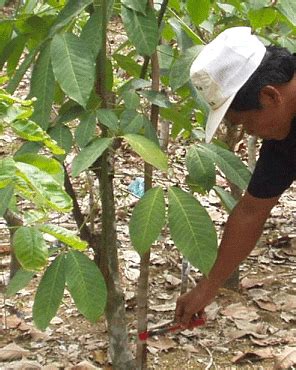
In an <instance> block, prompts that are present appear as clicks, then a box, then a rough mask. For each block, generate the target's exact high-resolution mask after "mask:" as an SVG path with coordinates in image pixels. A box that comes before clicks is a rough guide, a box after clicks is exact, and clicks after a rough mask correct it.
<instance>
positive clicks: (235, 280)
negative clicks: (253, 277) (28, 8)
mask: <svg viewBox="0 0 296 370" xmlns="http://www.w3.org/2000/svg"><path fill="white" fill-rule="evenodd" d="M242 137H243V131H238V130H237V127H236V126H231V125H228V124H226V135H225V136H224V138H223V141H224V142H225V143H226V144H227V145H228V147H229V149H230V150H231V151H234V149H235V146H236V144H237V143H238V142H239V141H240V140H241V139H242ZM229 186H230V189H231V195H232V196H233V197H234V199H236V200H239V199H240V198H241V196H242V191H241V190H240V189H239V187H238V186H236V185H234V184H232V183H229ZM224 288H226V289H230V290H234V291H237V290H238V289H239V267H238V268H237V269H236V270H235V271H234V272H233V274H232V275H231V276H230V277H229V278H228V279H227V280H226V282H225V284H224Z"/></svg>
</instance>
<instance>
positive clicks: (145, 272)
mask: <svg viewBox="0 0 296 370" xmlns="http://www.w3.org/2000/svg"><path fill="white" fill-rule="evenodd" d="M149 5H150V6H151V7H152V8H153V7H154V3H153V0H149ZM167 5H168V0H164V1H163V2H162V6H161V9H160V12H159V17H158V26H159V27H160V26H161V23H162V19H163V16H164V13H165V11H166V8H167ZM148 65H149V57H146V58H145V60H144V64H143V68H142V71H141V75H140V77H141V78H145V75H146V72H147V68H148ZM151 66H152V90H154V91H156V92H158V91H159V79H160V74H159V64H158V56H157V51H155V53H153V55H152V57H151ZM158 117H159V107H158V106H156V105H152V107H151V117H150V120H151V123H152V125H153V127H154V128H155V131H156V132H157V126H158ZM144 171H145V174H144V178H145V191H147V190H149V189H151V188H152V176H153V167H152V166H151V165H150V164H148V163H145V169H144ZM149 264H150V251H148V252H147V253H145V254H144V255H142V256H141V261H140V277H139V281H138V294H137V307H138V312H137V318H138V333H141V332H144V331H146V330H147V313H148V285H149V284H148V282H149ZM136 366H137V370H145V369H147V343H146V342H142V341H140V340H139V339H138V341H137V353H136Z"/></svg>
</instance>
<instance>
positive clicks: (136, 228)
mask: <svg viewBox="0 0 296 370" xmlns="http://www.w3.org/2000/svg"><path fill="white" fill-rule="evenodd" d="M164 223H165V201H164V194H163V190H162V188H161V187H156V188H153V189H150V190H148V191H147V192H146V193H145V194H144V195H143V197H142V198H141V199H140V200H139V202H138V203H137V205H136V207H135V208H134V211H133V214H132V217H131V220H130V223H129V232H130V237H131V241H132V244H133V246H134V247H135V249H136V251H137V252H138V253H139V254H144V253H145V252H147V251H148V250H149V248H150V246H151V244H152V243H153V242H154V241H155V240H156V239H157V237H158V235H159V233H160V231H161V229H162V227H163V225H164Z"/></svg>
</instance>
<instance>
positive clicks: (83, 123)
mask: <svg viewBox="0 0 296 370" xmlns="http://www.w3.org/2000/svg"><path fill="white" fill-rule="evenodd" d="M96 126H97V122H96V114H95V113H93V112H92V113H85V114H83V115H82V116H81V117H80V123H79V125H78V127H77V128H76V130H75V140H76V142H77V144H78V145H79V146H80V148H84V147H85V146H86V145H87V144H88V143H89V142H90V141H91V140H92V139H93V138H94V136H95V132H96Z"/></svg>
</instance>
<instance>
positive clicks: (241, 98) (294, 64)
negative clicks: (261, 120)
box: [230, 46, 296, 111]
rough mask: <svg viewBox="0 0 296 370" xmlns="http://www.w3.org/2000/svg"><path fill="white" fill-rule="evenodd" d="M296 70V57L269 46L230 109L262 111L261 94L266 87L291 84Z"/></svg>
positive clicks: (283, 50)
mask: <svg viewBox="0 0 296 370" xmlns="http://www.w3.org/2000/svg"><path fill="white" fill-rule="evenodd" d="M295 70H296V56H295V55H294V54H291V53H290V52H289V51H288V50H287V49H286V48H282V47H278V46H268V47H267V48H266V54H265V56H264V58H263V60H262V62H261V64H260V65H259V67H258V68H257V69H256V71H255V72H254V73H253V74H252V76H251V77H250V78H249V80H248V81H247V82H246V83H245V84H244V85H243V87H242V88H241V89H240V90H239V91H238V93H237V94H236V96H235V98H234V100H233V102H232V104H231V105H230V109H233V110H235V111H246V110H250V109H260V108H261V105H260V101H259V94H260V91H261V89H262V88H263V87H264V86H267V85H272V84H283V83H286V82H289V81H290V80H291V79H292V78H293V76H294V73H295Z"/></svg>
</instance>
